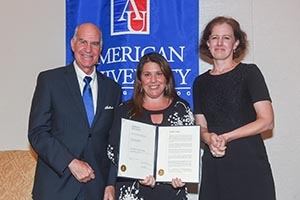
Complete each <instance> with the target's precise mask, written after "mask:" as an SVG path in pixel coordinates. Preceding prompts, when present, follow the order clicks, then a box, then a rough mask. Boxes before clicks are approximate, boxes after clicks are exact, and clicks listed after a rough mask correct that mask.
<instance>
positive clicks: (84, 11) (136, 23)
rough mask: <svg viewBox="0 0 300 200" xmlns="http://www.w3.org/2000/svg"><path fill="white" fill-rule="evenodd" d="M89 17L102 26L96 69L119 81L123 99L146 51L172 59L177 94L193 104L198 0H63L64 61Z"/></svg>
mask: <svg viewBox="0 0 300 200" xmlns="http://www.w3.org/2000/svg"><path fill="white" fill-rule="evenodd" d="M84 22H92V23H95V24H96V25H98V26H99V27H100V28H101V29H102V32H103V50H102V55H101V57H100V59H99V65H98V67H97V69H98V70H99V71H101V72H102V73H103V74H105V75H107V76H108V77H110V78H112V79H114V80H115V81H117V82H118V83H119V84H120V85H121V86H122V89H123V100H127V99H130V98H131V97H132V93H133V84H134V78H135V69H136V66H137V63H138V61H139V59H140V58H141V57H142V56H143V55H144V54H146V53H149V52H153V51H155V52H158V53H160V54H162V55H163V56H164V57H165V58H166V59H167V60H168V62H169V63H170V65H171V67H172V71H173V73H174V77H175V81H176V90H177V93H178V94H179V96H181V97H182V98H184V99H185V100H187V101H188V102H189V103H190V105H191V106H192V105H193V104H192V84H193V81H194V79H195V77H196V76H197V75H198V74H199V56H198V43H199V42H198V38H199V0H188V1H185V0H172V1H162V0H77V1H74V0H66V51H67V52H66V56H67V58H66V62H67V64H69V63H70V62H72V61H73V54H72V51H71V48H70V40H71V38H72V36H73V34H74V29H75V27H76V26H77V25H78V24H81V23H84Z"/></svg>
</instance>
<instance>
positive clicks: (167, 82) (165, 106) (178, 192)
mask: <svg viewBox="0 0 300 200" xmlns="http://www.w3.org/2000/svg"><path fill="white" fill-rule="evenodd" d="M115 116H116V117H115V120H114V124H113V128H112V130H111V136H110V145H109V147H108V155H109V157H110V159H111V160H112V163H113V165H112V167H111V171H110V172H111V173H110V178H109V184H111V185H115V186H116V187H115V189H116V199H119V200H125V199H133V200H153V199H155V200H160V199H161V200H177V199H178V200H184V199H187V189H186V187H185V183H183V182H182V181H181V179H180V177H174V178H173V179H172V180H171V181H170V182H169V183H163V182H156V179H155V178H154V176H153V175H151V174H149V175H148V176H146V177H144V179H131V178H125V177H117V171H118V168H119V166H118V160H119V155H120V154H119V147H120V135H121V127H122V123H121V122H122V118H123V119H130V120H133V121H136V122H143V123H146V124H149V125H159V126H189V125H194V117H193V113H192V111H191V108H190V106H189V104H188V103H187V102H186V101H185V100H184V99H182V98H180V97H179V96H178V95H177V93H176V91H175V82H174V77H173V73H172V70H171V67H170V65H169V63H168V62H167V60H166V59H165V58H164V57H163V56H162V55H160V54H158V53H148V54H146V55H144V56H143V57H142V58H141V60H140V62H139V63H138V66H137V69H136V78H135V85H134V94H133V98H132V99H131V100H129V101H126V102H124V103H122V104H121V105H120V106H119V108H118V110H117V112H116V115H115ZM137 149H138V148H136V149H135V150H136V151H137ZM125 168H126V167H125V166H124V170H125Z"/></svg>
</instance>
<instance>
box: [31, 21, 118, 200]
mask: <svg viewBox="0 0 300 200" xmlns="http://www.w3.org/2000/svg"><path fill="white" fill-rule="evenodd" d="M71 47H72V51H73V53H74V57H75V60H74V62H73V63H72V64H70V65H69V66H65V67H60V68H56V69H52V70H48V71H44V72H41V73H40V74H39V76H38V79H37V85H36V88H35V92H34V96H33V99H32V105H31V111H30V116H29V131H28V138H29V141H30V144H31V146H32V148H33V149H34V151H35V152H36V153H37V154H38V161H37V167H36V174H35V182H34V187H33V192H32V193H33V199H37V200H83V199H85V200H100V199H106V200H110V199H113V198H114V197H113V193H114V189H113V187H112V186H107V185H106V184H107V176H108V173H109V172H108V171H109V166H110V162H109V160H108V157H107V153H106V152H107V151H106V150H107V144H108V136H109V131H110V129H111V125H112V121H113V116H114V110H115V108H116V107H117V106H118V105H119V103H120V100H121V87H120V86H119V85H118V84H117V83H116V82H114V81H113V80H111V79H110V78H108V77H106V76H104V75H103V74H101V73H99V72H98V71H97V70H96V68H95V65H96V64H97V63H98V60H99V56H100V53H101V50H102V32H101V30H100V29H99V28H98V27H97V26H95V25H94V24H91V23H85V24H81V25H79V26H78V27H77V28H76V30H75V34H74V37H73V38H72V40H71ZM86 76H89V77H90V78H91V79H92V80H91V81H90V87H91V91H92V99H91V101H92V102H93V103H92V104H93V107H94V108H93V111H92V112H93V114H94V116H93V119H92V121H91V124H89V121H88V116H87V113H86V109H85V104H84V101H83V98H82V94H83V90H84V87H85V84H86V83H85V82H84V81H83V79H84V77H86Z"/></svg>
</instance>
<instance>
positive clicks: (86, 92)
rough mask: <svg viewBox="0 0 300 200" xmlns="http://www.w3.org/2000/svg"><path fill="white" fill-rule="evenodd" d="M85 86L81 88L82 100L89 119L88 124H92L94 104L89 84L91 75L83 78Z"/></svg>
mask: <svg viewBox="0 0 300 200" xmlns="http://www.w3.org/2000/svg"><path fill="white" fill-rule="evenodd" d="M83 80H84V82H85V86H84V88H83V94H82V98H83V102H84V106H85V111H86V114H87V117H88V120H89V124H90V126H92V123H93V119H94V104H93V95H92V89H91V86H90V82H91V80H92V78H91V77H89V76H86V77H85V78H84V79H83Z"/></svg>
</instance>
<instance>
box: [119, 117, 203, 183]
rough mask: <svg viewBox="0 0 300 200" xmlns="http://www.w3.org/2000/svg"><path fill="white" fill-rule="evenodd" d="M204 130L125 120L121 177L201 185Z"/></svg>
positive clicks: (120, 166) (120, 158) (120, 165)
mask: <svg viewBox="0 0 300 200" xmlns="http://www.w3.org/2000/svg"><path fill="white" fill-rule="evenodd" d="M199 165H200V127H199V126H154V125H149V124H146V123H141V122H137V121H132V120H128V119H122V127H121V141H120V153H119V166H118V176H120V177H127V178H134V179H144V178H145V177H146V176H148V175H153V176H154V177H155V178H156V181H158V182H171V181H172V178H176V177H178V178H180V179H181V180H182V181H183V182H186V183H188V182H190V183H197V182H199V167H200V166H199Z"/></svg>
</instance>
